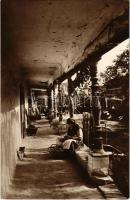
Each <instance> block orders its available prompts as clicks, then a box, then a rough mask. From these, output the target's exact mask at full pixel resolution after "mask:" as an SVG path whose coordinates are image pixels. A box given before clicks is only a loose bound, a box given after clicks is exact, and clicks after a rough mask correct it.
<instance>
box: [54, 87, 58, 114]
mask: <svg viewBox="0 0 130 200" xmlns="http://www.w3.org/2000/svg"><path fill="white" fill-rule="evenodd" d="M55 87H56V86H55V85H54V87H53V108H54V118H56V114H57V113H56V94H55Z"/></svg>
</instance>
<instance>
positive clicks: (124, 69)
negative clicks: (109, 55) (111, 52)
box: [100, 47, 129, 83]
mask: <svg viewBox="0 0 130 200" xmlns="http://www.w3.org/2000/svg"><path fill="white" fill-rule="evenodd" d="M128 73H129V49H128V47H127V49H126V50H125V51H123V53H122V54H120V55H118V56H117V58H116V59H115V60H114V62H113V65H112V66H108V67H107V68H106V71H105V72H104V73H101V74H100V76H101V78H103V79H104V83H107V82H108V81H111V80H113V79H115V78H117V77H118V78H119V79H120V78H121V77H122V76H127V75H128Z"/></svg>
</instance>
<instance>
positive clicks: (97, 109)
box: [90, 59, 103, 150]
mask: <svg viewBox="0 0 130 200" xmlns="http://www.w3.org/2000/svg"><path fill="white" fill-rule="evenodd" d="M98 60H99V59H98ZM98 60H97V59H96V60H95V61H94V60H93V61H91V62H90V66H91V67H90V74H91V82H92V86H91V89H92V109H91V111H92V116H93V129H92V133H91V137H90V148H91V149H98V150H101V149H103V138H102V137H101V135H100V130H99V128H100V127H99V125H100V116H101V102H100V97H99V94H98V78H97V65H96V64H97V61H98Z"/></svg>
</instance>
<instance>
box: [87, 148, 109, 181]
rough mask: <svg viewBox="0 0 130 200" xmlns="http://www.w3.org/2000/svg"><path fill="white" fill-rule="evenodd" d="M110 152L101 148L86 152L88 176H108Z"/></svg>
mask: <svg viewBox="0 0 130 200" xmlns="http://www.w3.org/2000/svg"><path fill="white" fill-rule="evenodd" d="M111 154H112V153H111V152H105V151H104V150H103V149H99V150H97V149H96V150H94V151H91V152H89V154H88V173H89V175H90V177H93V178H94V177H96V178H98V177H99V179H101V177H108V176H109V156H110V155H111Z"/></svg>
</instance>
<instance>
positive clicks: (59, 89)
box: [58, 83, 63, 121]
mask: <svg viewBox="0 0 130 200" xmlns="http://www.w3.org/2000/svg"><path fill="white" fill-rule="evenodd" d="M58 96H59V121H62V119H63V118H62V96H61V83H58Z"/></svg>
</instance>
